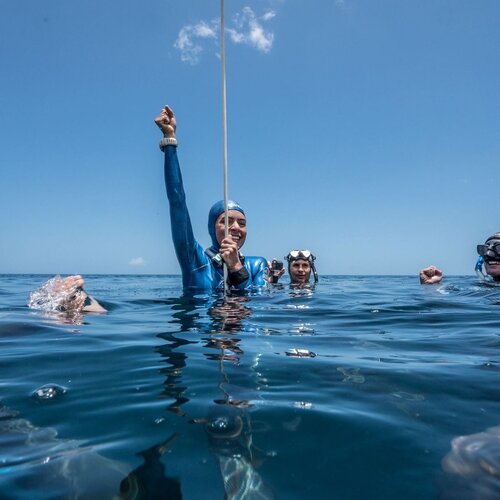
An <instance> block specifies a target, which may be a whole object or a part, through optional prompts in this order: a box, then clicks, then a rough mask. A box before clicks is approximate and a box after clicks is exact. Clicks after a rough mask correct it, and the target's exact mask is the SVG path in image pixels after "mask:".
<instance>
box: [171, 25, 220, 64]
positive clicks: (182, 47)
mask: <svg viewBox="0 0 500 500" xmlns="http://www.w3.org/2000/svg"><path fill="white" fill-rule="evenodd" d="M216 29H217V21H211V22H210V23H206V22H205V21H200V22H199V23H198V24H194V25H187V26H184V27H183V28H182V29H181V30H180V31H179V35H178V36H177V40H176V41H175V43H174V47H175V48H176V49H178V50H179V51H180V53H181V61H184V62H187V63H189V64H196V63H197V62H198V61H199V60H200V55H201V53H202V51H203V47H202V46H201V45H200V44H199V43H197V42H195V41H194V40H196V39H197V38H211V39H216V38H217V31H216Z"/></svg>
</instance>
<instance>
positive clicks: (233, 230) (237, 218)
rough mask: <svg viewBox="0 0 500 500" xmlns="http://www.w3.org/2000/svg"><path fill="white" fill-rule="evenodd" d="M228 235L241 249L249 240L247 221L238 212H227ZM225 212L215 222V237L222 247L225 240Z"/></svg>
mask: <svg viewBox="0 0 500 500" xmlns="http://www.w3.org/2000/svg"><path fill="white" fill-rule="evenodd" d="M227 219H228V222H227V224H228V233H229V234H230V235H231V236H232V238H233V241H235V242H236V244H237V245H238V248H241V247H242V246H243V244H244V243H245V240H246V239H247V220H246V218H245V216H244V215H243V214H242V213H241V212H239V211H238V210H229V211H228V212H227ZM224 227H225V226H224V212H223V213H221V214H220V215H219V217H217V220H216V221H215V237H216V238H217V241H218V243H219V245H220V243H221V241H222V240H223V239H224Z"/></svg>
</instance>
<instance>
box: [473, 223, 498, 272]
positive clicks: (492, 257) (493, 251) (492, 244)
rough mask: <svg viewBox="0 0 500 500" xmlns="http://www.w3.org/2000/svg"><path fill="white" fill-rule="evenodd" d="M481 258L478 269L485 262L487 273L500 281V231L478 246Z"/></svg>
mask: <svg viewBox="0 0 500 500" xmlns="http://www.w3.org/2000/svg"><path fill="white" fill-rule="evenodd" d="M477 253H478V254H479V256H480V257H479V260H478V263H477V265H476V269H481V265H482V264H484V269H485V270H486V273H487V274H489V275H490V276H491V277H492V278H493V279H494V280H495V281H500V233H495V234H493V235H491V236H490V237H489V238H488V239H487V240H486V241H485V242H484V244H483V245H478V246H477Z"/></svg>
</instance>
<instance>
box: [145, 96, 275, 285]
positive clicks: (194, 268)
mask: <svg viewBox="0 0 500 500" xmlns="http://www.w3.org/2000/svg"><path fill="white" fill-rule="evenodd" d="M155 123H156V124H157V125H158V127H159V128H160V129H161V131H162V132H163V139H162V140H161V141H160V149H161V150H162V151H163V152H164V154H165V185H166V187H167V196H168V202H169V205H170V221H171V227H172V239H173V241H174V247H175V253H176V255H177V260H178V261H179V264H180V266H181V270H182V283H183V286H184V288H185V289H196V290H214V289H217V288H222V286H223V281H224V270H223V262H225V263H226V265H227V268H228V282H229V285H230V286H231V287H233V288H236V289H240V290H241V289H245V288H248V287H250V286H252V285H255V286H263V285H265V284H266V280H267V261H266V259H264V258H263V257H243V255H241V253H240V251H239V250H240V248H241V247H242V246H243V244H244V243H245V240H246V236H247V226H246V217H245V212H244V211H243V208H241V206H240V205H238V203H236V202H234V201H229V202H228V236H227V238H226V237H225V236H224V228H225V223H224V218H225V217H224V215H225V213H224V202H223V201H219V202H217V203H215V204H214V205H213V207H212V208H211V210H210V213H209V215H208V232H209V233H210V236H211V238H212V246H211V247H210V248H208V249H207V250H204V249H203V248H202V246H201V245H200V244H199V243H198V242H197V241H196V239H195V238H194V234H193V228H192V226H191V220H190V218H189V213H188V209H187V205H186V196H185V194H184V187H183V185H182V175H181V170H180V166H179V160H178V159H177V139H176V137H175V132H176V128H177V122H176V119H175V115H174V112H173V111H172V109H171V108H170V107H169V106H165V107H164V108H163V109H162V110H161V112H160V114H159V115H158V116H157V117H156V118H155Z"/></svg>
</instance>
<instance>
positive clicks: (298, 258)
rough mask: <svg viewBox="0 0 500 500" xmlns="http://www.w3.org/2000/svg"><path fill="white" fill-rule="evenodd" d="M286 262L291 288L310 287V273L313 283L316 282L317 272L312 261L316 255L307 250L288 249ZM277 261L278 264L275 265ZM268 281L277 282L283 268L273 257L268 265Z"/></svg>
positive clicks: (282, 272)
mask: <svg viewBox="0 0 500 500" xmlns="http://www.w3.org/2000/svg"><path fill="white" fill-rule="evenodd" d="M285 260H286V261H287V262H288V274H289V276H290V286H292V287H293V288H307V287H310V286H311V284H310V279H311V274H312V275H313V277H314V284H316V283H317V282H318V279H319V278H318V273H317V271H316V266H315V264H314V261H315V260H316V257H315V256H314V255H313V254H312V253H311V252H310V251H309V250H290V252H288V254H287V255H286V256H285ZM277 263H278V265H276V264H277ZM269 269H270V272H269V282H270V283H278V280H279V279H280V278H281V276H283V274H284V273H285V270H284V268H283V267H282V266H280V265H279V261H277V260H276V259H273V260H272V261H271V263H270V265H269Z"/></svg>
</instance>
